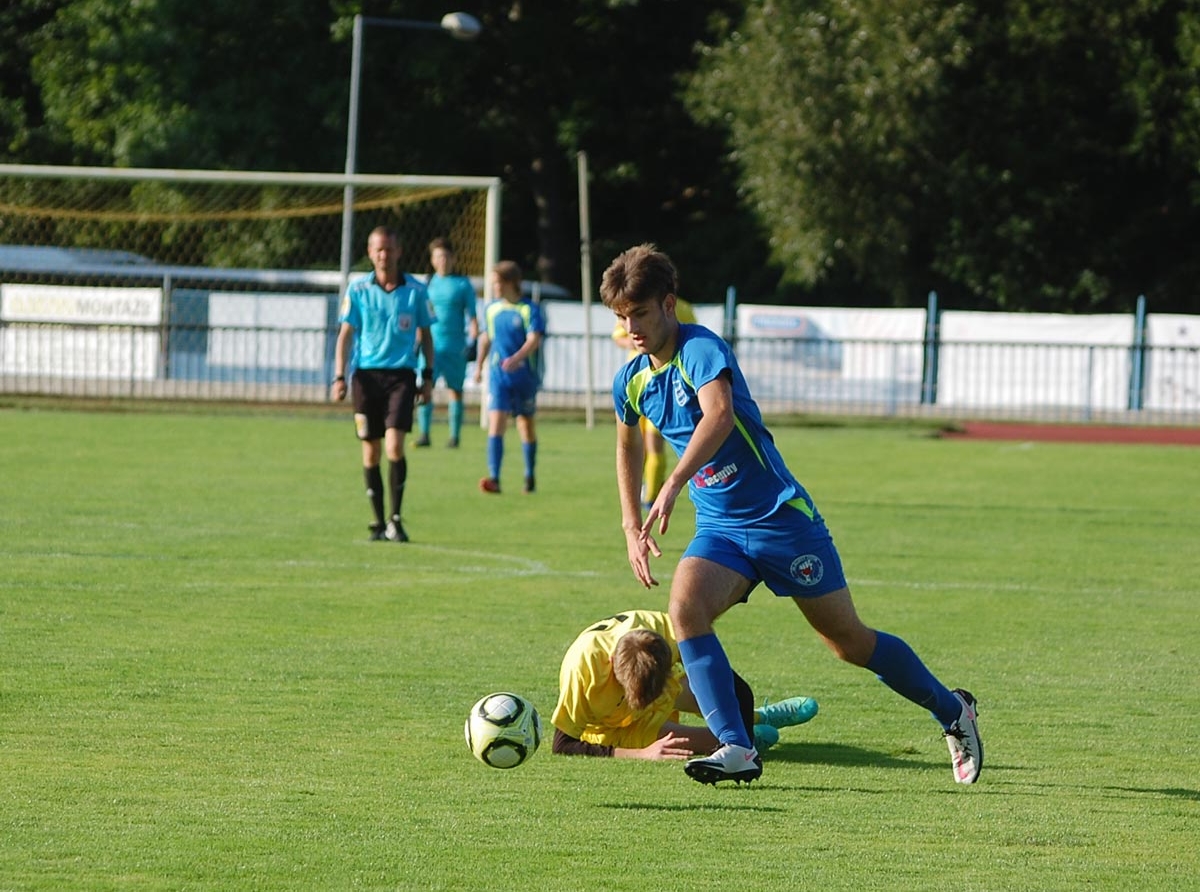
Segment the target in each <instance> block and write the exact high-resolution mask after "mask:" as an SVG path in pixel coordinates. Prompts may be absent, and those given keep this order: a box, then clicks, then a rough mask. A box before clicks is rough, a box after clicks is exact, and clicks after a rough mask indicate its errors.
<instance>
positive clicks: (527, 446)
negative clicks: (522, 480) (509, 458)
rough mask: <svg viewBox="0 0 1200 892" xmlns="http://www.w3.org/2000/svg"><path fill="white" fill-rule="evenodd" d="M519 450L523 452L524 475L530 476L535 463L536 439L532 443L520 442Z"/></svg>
mask: <svg viewBox="0 0 1200 892" xmlns="http://www.w3.org/2000/svg"><path fill="white" fill-rule="evenodd" d="M521 451H522V452H523V453H524V454H525V476H526V477H532V476H533V469H534V467H535V466H536V465H537V440H534V441H533V442H532V443H522V444H521Z"/></svg>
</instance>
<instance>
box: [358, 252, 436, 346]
mask: <svg viewBox="0 0 1200 892" xmlns="http://www.w3.org/2000/svg"><path fill="white" fill-rule="evenodd" d="M338 322H339V323H347V324H349V325H350V326H351V327H352V328H353V329H354V333H355V338H354V356H353V358H352V360H351V365H352V366H353V367H354V368H356V369H415V368H416V367H417V359H418V356H419V355H420V352H421V351H420V348H419V346H418V344H417V331H418V330H419V329H421V328H426V327H428V326H429V325H430V324H431V323H432V322H433V311H432V310H431V309H430V306H429V296H428V294H427V293H426V291H425V286H424V285H422V284H421V283H420V282H419V281H418V280H417V279H414V278H413V277H412V276H410V275H407V274H405V276H404V281H403V282H402V283H401V284H399V285H397V286H396V288H395V289H394V290H392V291H385V290H384V289H383V288H381V287H379V284H378V283H377V282H376V281H375V273H373V272H372V273H368V274H367V275H365V276H363V277H362V278H360V279H356V280H355V281H353V282H351V283H350V287H348V288H347V289H346V296H345V297H343V298H342V306H341V310H340V312H339V313H338Z"/></svg>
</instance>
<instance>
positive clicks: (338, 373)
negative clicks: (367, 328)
mask: <svg viewBox="0 0 1200 892" xmlns="http://www.w3.org/2000/svg"><path fill="white" fill-rule="evenodd" d="M353 343H354V327H353V326H351V325H350V324H348V323H346V322H343V323H342V327H341V328H340V329H338V336H337V346H336V347H335V348H334V352H333V375H334V377H333V381H332V382H330V385H329V391H330V395H331V396H332V397H333V398H334V399H335V400H337V401H338V402H340V401H342V400H344V399H345V398H346V363H347V361H348V357H349V356H350V347H351V345H352V344H353Z"/></svg>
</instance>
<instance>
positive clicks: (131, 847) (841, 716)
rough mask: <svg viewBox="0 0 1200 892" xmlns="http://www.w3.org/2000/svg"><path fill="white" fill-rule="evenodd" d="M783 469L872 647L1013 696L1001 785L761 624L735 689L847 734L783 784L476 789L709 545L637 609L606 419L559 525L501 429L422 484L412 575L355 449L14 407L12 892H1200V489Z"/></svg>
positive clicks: (917, 471) (1031, 452) (896, 452)
mask: <svg viewBox="0 0 1200 892" xmlns="http://www.w3.org/2000/svg"><path fill="white" fill-rule="evenodd" d="M438 433H439V434H440V435H441V436H443V437H444V429H443V430H439V432H438ZM776 433H777V436H778V440H779V443H780V446H781V449H782V451H783V453H784V455H785V456H786V457H787V458H788V461H789V463H790V465H791V466H792V468H793V470H794V471H796V473H797V474H798V476H799V477H800V479H801V480H802V481H803V482H804V483H805V484H806V485H807V486H808V487H809V489H810V491H811V492H812V493H813V496H814V498H815V499H816V500H817V503H818V505H819V506H820V508H821V510H822V512H823V513H824V514H825V516H826V518H827V519H828V521H829V524H830V526H831V528H832V530H833V533H834V536H835V539H836V540H837V542H838V545H839V548H840V550H841V553H842V557H843V560H844V562H845V565H846V570H847V574H848V576H849V578H850V581H851V586H852V588H853V590H854V592H855V598H856V601H857V602H858V606H859V610H860V612H861V613H862V614H863V616H864V619H866V621H867V622H868V623H870V624H872V625H875V626H877V627H880V628H883V629H887V630H888V631H891V632H893V633H895V634H898V635H900V636H902V637H904V638H905V639H907V640H908V641H909V642H910V643H911V644H912V645H913V646H914V648H915V649H916V650H917V652H918V653H919V654H920V655H921V656H922V658H923V659H924V660H925V662H926V663H927V664H928V665H929V666H930V667H931V668H932V669H933V671H934V672H935V673H936V674H938V675H939V676H940V677H941V678H942V679H943V680H944V681H945V682H947V683H948V684H950V685H951V686H962V687H966V688H968V689H970V690H971V691H973V692H974V693H975V694H976V696H978V697H979V700H980V704H981V713H980V727H981V731H982V734H983V737H984V741H985V747H986V755H987V759H986V762H985V767H984V770H983V774H982V777H981V779H980V782H979V783H978V784H977V785H975V786H974V787H971V788H962V787H959V786H957V785H955V784H954V783H953V781H952V778H951V773H950V766H949V758H948V755H947V753H946V750H945V745H944V743H943V742H942V740H941V737H940V734H939V729H938V727H937V726H936V724H935V723H934V722H933V721H932V720H931V719H930V718H929V717H928V715H926V714H924V713H923V712H922V711H920V710H918V709H917V708H915V707H913V706H912V705H910V704H908V703H907V702H906V701H903V700H901V699H899V698H898V697H896V696H895V695H894V694H892V693H890V692H889V691H888V690H886V689H885V688H884V687H883V686H882V685H880V684H879V683H878V682H877V681H876V680H875V679H874V678H873V677H872V676H871V675H870V674H869V673H866V672H864V671H862V670H858V669H855V668H853V667H850V666H846V665H844V664H840V663H838V662H837V661H836V660H835V659H834V658H833V657H832V656H831V655H829V654H828V653H827V652H826V651H825V650H824V648H823V646H822V645H821V644H820V643H819V642H818V641H817V639H816V636H815V635H813V634H812V632H811V631H810V630H809V629H808V628H807V627H806V626H805V625H804V623H803V621H802V619H801V617H800V614H799V611H797V610H796V608H795V607H794V606H793V605H792V604H791V603H790V602H789V601H786V600H777V599H775V598H773V597H772V596H770V594H769V593H767V592H765V591H762V590H760V591H757V592H755V593H754V595H753V597H752V598H751V599H750V603H749V604H748V605H745V606H740V607H738V608H735V609H734V610H733V611H731V612H730V613H729V614H728V615H727V616H726V617H724V618H723V619H722V620H721V621H720V623H719V625H718V632H719V633H720V634H721V636H722V640H723V641H724V642H725V645H726V648H727V650H728V651H729V654H730V657H731V660H732V662H733V664H734V666H735V667H736V668H737V669H738V670H739V671H740V672H741V673H742V674H743V675H744V676H745V677H746V678H747V679H748V680H749V681H750V682H751V684H752V685H753V686H754V688H755V691H756V693H757V694H758V695H759V697H760V698H761V697H771V698H773V699H774V698H779V697H785V696H789V695H792V694H808V695H811V696H814V697H816V698H817V699H818V700H819V701H820V703H821V712H820V714H819V715H818V717H817V718H816V719H815V720H814V721H813V722H811V723H810V724H808V725H805V726H802V727H799V728H790V729H785V730H784V731H783V732H782V741H781V743H780V744H779V745H778V746H777V747H776V748H774V749H772V750H771V751H770V752H769V753H768V754H767V757H766V771H765V773H764V776H763V779H762V781H761V782H759V783H755V784H753V785H751V786H750V787H742V788H733V787H729V786H722V787H720V788H717V789H713V788H710V787H702V786H700V785H697V784H695V783H693V782H691V781H689V780H688V779H687V778H686V777H685V776H684V774H683V772H682V769H681V768H680V766H679V765H678V764H671V763H641V762H626V761H614V760H600V759H582V758H574V759H571V758H562V757H557V756H553V755H552V754H551V753H550V751H549V746H548V745H547V746H545V747H544V748H543V750H542V751H541V752H539V753H538V754H537V755H536V756H535V757H534V758H533V759H532V760H531V761H530V762H529V763H528V764H526V765H524V766H522V767H520V768H518V769H516V770H513V771H507V772H502V771H493V770H489V769H487V768H485V767H484V766H482V765H481V764H479V763H478V762H476V761H475V760H474V759H472V758H471V756H470V754H469V753H468V751H467V749H466V745H465V743H464V742H463V739H462V724H463V719H464V717H465V714H466V711H467V709H468V708H469V707H470V705H471V704H472V703H473V702H474V701H475V700H476V699H477V698H478V697H480V696H481V695H482V694H484V693H487V692H488V691H491V690H501V689H512V690H516V691H519V692H521V693H522V694H524V695H526V696H528V697H529V698H530V699H532V700H533V701H534V703H535V704H537V706H538V707H539V709H540V710H541V711H542V713H543V717H544V718H545V719H546V720H547V723H548V719H549V713H550V711H551V709H552V707H553V704H554V700H555V693H556V686H557V671H558V664H559V660H560V658H561V656H562V653H563V651H564V650H565V648H566V646H567V645H568V644H569V643H570V641H571V640H572V639H573V638H574V636H575V635H576V633H577V632H578V631H579V630H581V629H582V628H584V626H586V625H587V624H589V623H591V622H592V621H594V620H596V619H599V618H601V617H603V616H607V615H609V614H611V613H613V612H615V611H617V610H620V609H623V608H631V607H649V608H662V607H663V605H665V603H666V585H667V583H668V582H669V577H670V574H671V569H672V566H673V563H674V560H675V559H676V558H677V557H678V555H679V553H680V551H681V550H682V548H683V546H684V545H685V544H686V542H687V538H688V535H689V533H690V530H691V520H690V509H689V506H687V505H686V504H682V505H681V511H680V513H679V515H678V516H677V517H676V518H675V521H674V524H673V528H672V530H671V531H670V532H669V533H668V535H667V536H666V538H665V539H663V540H662V545H663V546H664V549H665V551H666V552H667V554H666V556H665V557H664V558H663V559H662V560H660V561H658V562H657V564H656V565H655V566H656V569H657V572H658V575H659V579H660V581H662V582H663V583H664V585H663V587H661V588H659V589H655V590H653V591H644V590H642V589H640V588H639V587H638V585H637V584H636V582H635V580H634V579H633V575H632V573H631V572H630V571H629V568H628V566H627V563H626V559H625V554H624V543H623V538H622V536H621V533H620V530H619V514H618V510H617V504H616V495H615V485H614V483H613V473H612V465H613V434H612V430H611V428H610V426H609V425H608V423H607V418H605V419H604V421H603V422H602V423H601V424H600V425H599V426H598V428H597V429H595V430H592V431H588V430H586V429H585V428H584V427H583V426H582V425H581V424H576V423H565V422H555V421H552V420H549V419H545V420H543V422H542V425H541V429H540V443H541V445H540V450H541V451H540V455H539V473H538V486H539V492H538V493H537V494H536V495H533V496H524V495H522V494H521V493H520V491H519V490H520V485H519V484H520V450H519V447H518V446H517V445H516V435H515V431H510V433H509V451H508V456H507V459H506V472H507V476H506V479H505V481H504V482H505V483H506V489H507V491H506V492H505V493H504V494H503V495H501V496H498V497H496V496H484V495H482V494H480V493H479V492H478V491H477V489H476V481H477V480H478V478H479V477H480V476H481V475H482V473H483V471H484V447H483V436H482V434H481V432H480V431H478V430H477V429H470V430H468V431H467V432H466V439H465V442H464V445H463V448H461V449H459V450H457V451H452V450H448V449H445V448H443V447H442V446H441V445H440V444H438V445H435V446H434V447H433V448H431V449H427V450H417V449H410V450H409V459H410V476H409V492H408V495H407V497H406V503H405V507H406V510H405V515H406V516H405V522H406V525H407V527H408V531H409V533H410V534H411V536H412V538H413V541H412V542H411V543H409V544H407V545H394V544H391V543H370V542H367V541H366V523H367V521H368V513H369V512H368V508H367V505H366V502H365V499H364V498H363V496H362V492H361V490H362V479H361V473H360V471H359V470H358V446H357V444H356V442H355V441H354V439H353V436H352V433H351V428H350V422H349V420H348V418H345V417H340V416H339V417H338V418H337V419H336V420H333V419H330V418H323V417H297V416H286V415H263V416H259V417H255V416H247V415H220V414H212V415H206V414H167V413H162V414H155V413H139V414H116V413H114V414H92V413H82V412H69V411H68V412H56V411H19V410H13V409H9V410H0V890H16V889H20V890H63V889H117V888H119V889H223V890H224V889H241V888H245V889H250V888H253V889H339V890H340V889H349V888H368V889H444V890H458V889H466V888H487V889H494V888H513V889H522V890H526V889H528V890H535V889H536V890H542V889H545V890H565V889H579V888H597V889H606V890H631V892H644V890H645V889H647V888H650V887H659V888H665V889H715V888H737V889H749V890H757V889H762V890H771V892H780V890H785V889H817V888H820V889H854V890H863V889H888V890H894V889H907V890H926V889H928V890H943V889H946V888H954V889H956V890H999V889H1035V888H1036V889H1138V890H1149V889H1162V890H1168V889H1170V890H1177V889H1196V888H1200V781H1198V780H1197V778H1198V777H1200V747H1198V745H1197V742H1196V735H1195V734H1194V733H1193V731H1192V729H1191V726H1190V721H1191V720H1192V719H1193V718H1194V717H1195V716H1196V715H1197V714H1198V713H1200V682H1198V681H1197V675H1196V669H1195V654H1196V653H1197V652H1198V650H1200V607H1198V606H1197V583H1196V578H1197V571H1198V570H1200V546H1198V545H1197V543H1198V542H1200V514H1198V512H1197V510H1196V505H1197V502H1196V493H1197V492H1200V452H1198V451H1196V450H1195V449H1189V448H1181V447H1154V446H1140V445H1139V446H1106V445H1077V444H1037V445H1029V444H1020V443H989V442H973V441H954V442H948V441H938V440H934V439H930V438H929V437H928V436H927V434H926V433H925V432H922V431H920V430H916V429H913V428H909V427H896V428H889V427H879V426H874V427H872V428H863V429H855V428H834V429H805V428H795V427H782V426H781V427H777V428H776ZM439 439H440V437H439ZM435 443H438V440H435Z"/></svg>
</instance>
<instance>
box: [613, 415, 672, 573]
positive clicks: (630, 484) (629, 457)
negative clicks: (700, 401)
mask: <svg viewBox="0 0 1200 892" xmlns="http://www.w3.org/2000/svg"><path fill="white" fill-rule="evenodd" d="M644 460H645V445H644V444H643V442H642V432H641V429H640V428H639V427H637V425H632V426H630V425H628V424H623V423H622V422H621V421H620V420H618V421H617V494H618V495H619V496H620V499H621V529H622V530H624V532H625V548H626V550H627V551H628V553H629V565H630V566H631V567H632V568H633V575H634V576H636V577H637V580H638V582H640V583H641V584H642V585H644V586H645V587H646V588H650V587H651V586H654V585H658V580H657V579H655V578H654V576H653V575H652V574H651V573H650V555H651V554H653V555H654V556H655V557H662V551H661V550H660V549H659V547H658V543H657V542H655V541H654V539H653V538H651V537H650V536H647V535H643V534H642V505H641V489H642V462H643V461H644Z"/></svg>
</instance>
